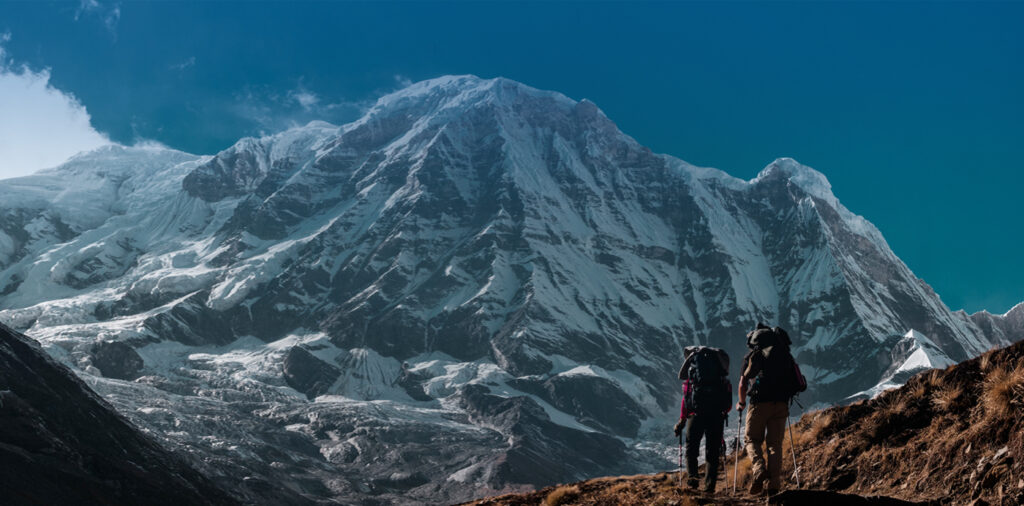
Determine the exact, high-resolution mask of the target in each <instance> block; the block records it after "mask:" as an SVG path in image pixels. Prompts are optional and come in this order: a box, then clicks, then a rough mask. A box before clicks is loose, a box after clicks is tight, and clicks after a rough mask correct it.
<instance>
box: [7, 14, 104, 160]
mask: <svg viewBox="0 0 1024 506" xmlns="http://www.w3.org/2000/svg"><path fill="white" fill-rule="evenodd" d="M10 40H11V34H10V33H9V32H7V33H2V34H0V111H3V114H0V178H8V177H15V176H21V175H26V174H31V173H33V172H35V171H37V170H39V169H44V168H47V167H53V166H56V165H59V164H60V163H61V162H63V161H64V160H66V159H67V158H68V157H70V156H71V155H74V154H76V153H78V152H81V151H85V150H89V149H93V148H96V147H98V146H101V145H104V144H109V143H110V139H108V138H107V136H105V135H103V134H101V133H100V132H98V131H96V129H95V128H93V126H92V123H91V118H90V116H89V113H88V111H86V109H85V106H84V105H82V103H81V102H79V101H78V99H77V98H76V97H75V96H74V95H73V94H71V93H68V92H66V91H62V90H59V89H57V88H55V87H54V86H53V85H52V84H51V83H50V71H49V69H42V70H33V69H30V68H28V67H27V66H25V65H16V64H15V63H14V62H13V60H12V59H11V58H10V57H9V56H8V55H7V52H6V49H5V48H4V46H5V45H6V43H7V42H8V41H10Z"/></svg>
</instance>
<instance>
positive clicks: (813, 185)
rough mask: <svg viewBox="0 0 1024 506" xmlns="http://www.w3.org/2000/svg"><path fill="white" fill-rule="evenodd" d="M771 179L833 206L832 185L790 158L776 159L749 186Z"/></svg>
mask: <svg viewBox="0 0 1024 506" xmlns="http://www.w3.org/2000/svg"><path fill="white" fill-rule="evenodd" d="M773 178H784V179H787V180H789V182H791V183H793V184H795V185H797V186H799V187H800V188H801V189H803V190H804V191H805V192H807V193H809V194H811V195H814V196H815V197H817V198H820V199H822V200H825V201H826V202H828V203H829V204H833V205H834V204H835V203H837V202H838V201H837V200H836V197H835V195H833V194H832V184H831V183H829V181H828V178H826V177H825V175H824V174H822V173H821V172H818V171H816V170H814V169H812V168H810V167H808V166H806V165H803V164H801V163H799V162H797V161H796V160H794V159H792V158H788V157H787V158H778V159H776V160H775V161H773V162H772V163H770V164H768V166H767V167H765V168H764V169H762V170H761V172H760V173H758V174H757V177H756V178H754V179H753V180H752V181H751V184H757V183H759V182H762V181H768V180H771V179H773Z"/></svg>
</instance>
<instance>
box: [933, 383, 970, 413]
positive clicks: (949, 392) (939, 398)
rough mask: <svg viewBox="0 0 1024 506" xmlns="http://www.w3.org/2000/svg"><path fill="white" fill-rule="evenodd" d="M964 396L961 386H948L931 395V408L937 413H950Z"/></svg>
mask: <svg viewBox="0 0 1024 506" xmlns="http://www.w3.org/2000/svg"><path fill="white" fill-rule="evenodd" d="M963 394H964V388H963V387H962V386H949V387H946V388H943V389H940V390H937V391H935V392H934V393H932V406H935V409H937V410H939V411H952V410H953V407H954V406H956V403H957V401H958V400H960V397H961V396H963Z"/></svg>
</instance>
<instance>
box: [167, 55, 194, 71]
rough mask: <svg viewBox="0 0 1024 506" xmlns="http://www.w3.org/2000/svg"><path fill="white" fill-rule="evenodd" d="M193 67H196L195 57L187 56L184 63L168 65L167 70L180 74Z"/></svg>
mask: <svg viewBox="0 0 1024 506" xmlns="http://www.w3.org/2000/svg"><path fill="white" fill-rule="evenodd" d="M195 65H196V57H195V56H189V57H188V58H186V59H185V61H182V62H179V63H172V64H171V65H168V68H170V69H171V70H176V71H178V72H182V71H184V70H185V69H188V68H190V67H194V66H195Z"/></svg>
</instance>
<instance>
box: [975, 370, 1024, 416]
mask: <svg viewBox="0 0 1024 506" xmlns="http://www.w3.org/2000/svg"><path fill="white" fill-rule="evenodd" d="M1022 399H1024V365H1018V366H1017V367H1016V368H1015V369H1013V370H1012V371H1011V370H1008V369H1006V368H999V369H996V370H993V371H992V372H991V373H989V376H988V378H986V379H985V385H984V392H983V393H982V396H981V403H982V405H983V406H984V407H985V414H986V415H988V416H989V417H993V418H997V419H1005V418H1008V417H1009V416H1010V415H1011V414H1012V413H1013V408H1014V406H1016V405H1019V404H1020V403H1021V400H1022Z"/></svg>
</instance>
